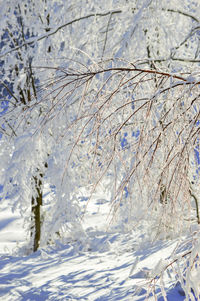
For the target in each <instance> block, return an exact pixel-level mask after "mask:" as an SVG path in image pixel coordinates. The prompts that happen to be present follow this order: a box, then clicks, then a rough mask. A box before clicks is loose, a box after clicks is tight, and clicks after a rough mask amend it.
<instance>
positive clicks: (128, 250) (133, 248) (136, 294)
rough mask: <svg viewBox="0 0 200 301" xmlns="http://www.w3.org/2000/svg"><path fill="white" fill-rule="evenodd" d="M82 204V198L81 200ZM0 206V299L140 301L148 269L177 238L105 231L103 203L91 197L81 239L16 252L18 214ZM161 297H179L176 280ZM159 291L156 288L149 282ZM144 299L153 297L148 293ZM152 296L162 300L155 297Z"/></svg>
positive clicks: (147, 286) (19, 233)
mask: <svg viewBox="0 0 200 301" xmlns="http://www.w3.org/2000/svg"><path fill="white" fill-rule="evenodd" d="M84 202H85V203H86V200H85V201H83V203H84ZM5 206H6V204H4V205H1V210H0V300H4V301H14V300H24V301H27V300H91V301H92V300H96V301H97V300H98V301H100V300H101V301H107V300H124V301H125V300H126V301H128V300H135V301H136V300H138V301H139V300H146V296H147V292H148V291H149V290H150V287H151V286H152V284H153V283H152V282H151V280H152V272H151V269H154V268H155V266H156V265H157V264H158V263H159V262H160V260H161V259H166V258H167V257H168V256H170V254H171V253H172V252H173V250H174V248H175V247H176V245H177V240H173V241H172V240H171V241H157V242H154V243H151V242H148V241H146V240H145V241H143V237H142V235H141V233H135V232H133V233H116V232H115V233H114V232H113V233H112V232H109V233H108V232H106V227H107V224H106V217H107V213H108V211H109V205H108V202H107V201H106V200H105V199H102V198H101V197H99V198H98V197H97V199H96V200H92V201H91V202H90V203H89V205H88V207H87V213H86V218H85V224H84V227H85V230H86V232H87V235H88V238H87V242H86V241H84V237H83V238H82V240H77V241H73V242H68V243H65V244H60V245H59V244H58V245H57V246H56V247H55V246H49V247H46V248H41V249H40V250H38V251H37V252H36V253H34V254H31V255H27V256H25V255H19V254H20V253H19V251H18V250H20V247H21V246H22V245H23V242H24V240H25V237H26V235H25V233H24V230H23V223H22V219H21V218H20V215H19V214H17V213H15V214H13V213H12V212H11V210H9V208H5ZM165 278H166V283H165V285H166V286H168V287H169V291H168V292H167V300H169V301H176V300H184V299H185V296H184V292H183V290H182V289H181V287H180V286H179V285H177V286H176V287H174V288H170V285H171V283H172V281H171V283H170V275H168V276H165ZM155 290H156V291H157V292H159V290H160V289H159V287H157V286H155ZM147 300H156V299H155V297H154V296H150V297H148V299H147ZM158 300H160V301H161V300H164V299H163V297H159V296H158Z"/></svg>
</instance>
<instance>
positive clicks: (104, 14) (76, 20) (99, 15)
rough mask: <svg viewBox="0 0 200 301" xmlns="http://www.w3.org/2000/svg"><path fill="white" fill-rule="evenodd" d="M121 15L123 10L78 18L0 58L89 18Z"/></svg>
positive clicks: (2, 55)
mask: <svg viewBox="0 0 200 301" xmlns="http://www.w3.org/2000/svg"><path fill="white" fill-rule="evenodd" d="M120 13H122V10H114V11H109V12H106V13H93V14H89V15H87V16H83V17H80V18H76V19H74V20H72V21H70V22H68V23H65V24H62V25H60V26H59V27H57V28H56V29H55V30H53V31H50V32H48V33H47V34H45V35H42V36H40V37H38V38H34V39H30V40H28V41H27V42H26V43H23V44H21V45H20V46H17V47H15V48H13V49H10V50H8V51H6V52H4V53H3V54H1V55H0V58H2V57H4V56H5V55H7V54H10V53H12V52H14V51H17V50H18V49H20V48H22V47H25V46H27V45H32V44H34V43H36V42H39V41H41V40H44V39H45V38H48V37H50V36H52V35H54V34H56V33H57V32H58V31H60V30H61V29H62V28H64V27H67V26H69V25H72V24H73V23H76V22H78V21H81V20H85V19H88V18H91V17H105V16H107V15H114V14H120Z"/></svg>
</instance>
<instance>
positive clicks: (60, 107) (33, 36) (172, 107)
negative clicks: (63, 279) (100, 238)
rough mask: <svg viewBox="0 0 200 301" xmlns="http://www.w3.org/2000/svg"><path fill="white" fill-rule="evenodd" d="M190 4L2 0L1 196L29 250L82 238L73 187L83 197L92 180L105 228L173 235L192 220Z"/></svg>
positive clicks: (195, 156)
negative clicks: (18, 217) (16, 215)
mask: <svg viewBox="0 0 200 301" xmlns="http://www.w3.org/2000/svg"><path fill="white" fill-rule="evenodd" d="M199 9H200V8H199V5H198V2H197V1H193V2H191V1H189V0H188V1H187V0H184V1H172V0H171V1H162V3H160V2H158V1H156V0H144V1H136V0H135V1H120V0H119V1H112V0H109V1H92V2H90V1H81V0H80V1H74V2H73V1H72V2H71V4H68V3H66V2H65V1H60V2H57V1H42V0H41V1H37V5H36V2H33V1H28V0H24V1H15V4H13V2H12V1H10V2H9V1H8V5H7V6H5V5H4V4H3V3H2V4H1V14H2V18H1V20H2V22H1V23H2V26H1V36H2V40H3V43H4V46H3V47H2V53H1V55H0V58H1V59H2V60H3V71H2V75H1V83H2V86H3V89H6V90H7V95H8V96H7V99H6V101H8V110H7V112H6V114H4V115H3V116H2V117H1V119H2V122H1V124H2V133H3V137H2V139H1V145H2V147H3V151H2V155H1V156H2V160H1V163H2V165H3V167H2V179H4V182H3V183H2V184H3V185H4V192H3V193H4V196H5V197H7V198H8V197H9V199H10V202H11V203H12V206H13V208H14V207H19V208H21V212H22V215H23V216H24V217H25V220H26V221H27V222H28V223H27V224H28V225H29V226H28V228H27V229H28V230H29V231H30V232H31V233H33V230H31V229H33V228H34V231H35V232H34V233H35V235H36V236H37V238H35V241H34V242H32V243H33V248H32V249H33V250H34V251H36V250H37V249H38V247H39V245H45V244H47V243H49V242H50V241H54V240H56V239H57V238H58V237H63V236H67V235H70V236H71V237H72V238H74V239H78V237H79V236H80V231H81V233H82V235H85V236H86V235H87V233H84V231H83V229H82V227H81V218H82V215H83V212H82V209H81V208H80V206H79V201H78V191H79V190H80V188H81V187H87V189H88V190H90V195H93V194H94V192H95V189H96V188H97V187H98V185H99V184H100V183H103V185H104V186H105V190H107V191H108V192H109V194H110V195H109V197H110V203H111V214H110V221H109V223H110V225H111V227H112V228H114V229H116V228H117V229H118V230H119V229H120V230H124V231H125V230H131V229H133V228H135V227H140V226H141V225H142V227H143V228H144V232H145V233H148V235H149V233H151V235H152V236H153V238H155V237H166V236H171V237H172V236H173V235H174V233H178V232H179V231H182V230H183V229H184V228H188V227H189V225H190V223H191V222H192V221H193V219H194V220H195V221H197V222H198V223H199V209H198V193H199V192H198V186H199V84H200V76H199V70H198V69H199V63H200V58H199V52H200V47H199V45H200V34H199V19H198V15H199ZM3 16H4V17H3ZM44 184H45V185H46V186H48V187H53V190H52V192H51V193H52V194H53V197H52V198H51V199H47V200H46V201H45V200H44V198H43V186H44ZM48 189H49V188H48ZM31 208H32V209H31ZM34 216H37V218H35V222H34ZM186 220H189V222H188V221H186ZM37 229H38V230H37ZM32 236H33V234H32Z"/></svg>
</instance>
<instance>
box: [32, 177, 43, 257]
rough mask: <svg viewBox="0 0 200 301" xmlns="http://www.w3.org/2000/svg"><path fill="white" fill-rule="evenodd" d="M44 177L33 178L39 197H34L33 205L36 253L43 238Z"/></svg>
mask: <svg viewBox="0 0 200 301" xmlns="http://www.w3.org/2000/svg"><path fill="white" fill-rule="evenodd" d="M42 177H43V175H42V174H40V179H38V178H37V177H33V179H34V183H35V187H36V191H37V195H36V197H32V203H31V221H32V226H31V237H32V238H33V252H36V251H37V249H38V248H39V246H40V237H41V206H42V196H43V195H42V180H41V179H42Z"/></svg>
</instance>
